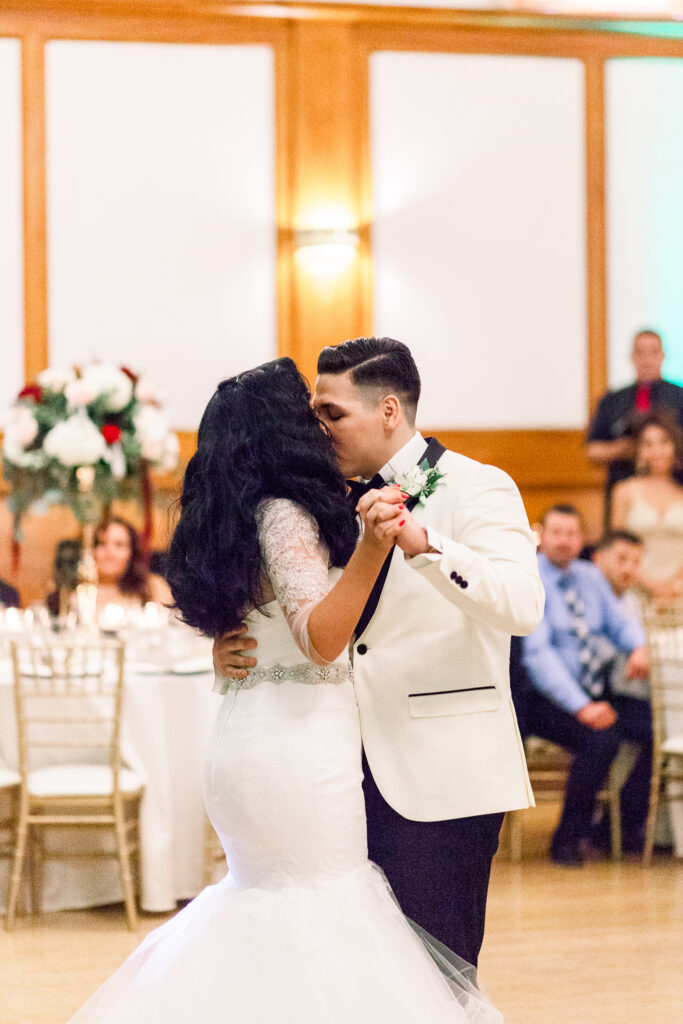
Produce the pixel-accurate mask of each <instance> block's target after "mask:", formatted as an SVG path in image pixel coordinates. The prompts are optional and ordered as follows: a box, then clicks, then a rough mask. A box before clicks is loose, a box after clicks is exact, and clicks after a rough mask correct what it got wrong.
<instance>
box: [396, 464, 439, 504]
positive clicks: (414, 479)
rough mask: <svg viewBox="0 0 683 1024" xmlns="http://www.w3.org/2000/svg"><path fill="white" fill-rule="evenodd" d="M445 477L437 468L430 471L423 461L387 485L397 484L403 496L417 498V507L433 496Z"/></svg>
mask: <svg viewBox="0 0 683 1024" xmlns="http://www.w3.org/2000/svg"><path fill="white" fill-rule="evenodd" d="M445 476H446V474H445V473H442V472H441V470H440V469H439V467H438V466H434V467H432V468H431V469H430V467H429V463H428V462H427V460H426V459H423V460H422V462H421V463H420V464H419V466H413V468H412V469H410V470H409V471H408V472H407V473H401V474H400V475H399V476H396V477H394V478H393V480H389V481H388V483H392V484H398V486H399V487H400V488H401V490H402V491H403V492H404V493H405V494H409V495H410V497H411V498H417V503H418V505H424V504H425V502H426V501H427V498H428V497H429V495H430V494H433V493H434V491H435V490H436V488H437V487H438V486H439V484H440V483H441V481H442V480H443V479H444V477H445Z"/></svg>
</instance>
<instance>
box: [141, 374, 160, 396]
mask: <svg viewBox="0 0 683 1024" xmlns="http://www.w3.org/2000/svg"><path fill="white" fill-rule="evenodd" d="M135 397H136V398H137V400H138V401H139V402H158V401H159V400H160V395H159V391H158V389H157V386H156V384H153V383H152V382H151V380H149V378H148V377H141V378H140V380H139V381H138V382H137V384H136V385H135Z"/></svg>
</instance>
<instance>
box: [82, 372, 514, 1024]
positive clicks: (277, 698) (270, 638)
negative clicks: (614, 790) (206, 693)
mask: <svg viewBox="0 0 683 1024" xmlns="http://www.w3.org/2000/svg"><path fill="white" fill-rule="evenodd" d="M384 507H385V509H386V506H384ZM383 515H384V516H385V518H384V519H382V518H381V516H379V515H377V514H376V515H375V516H374V517H373V516H372V514H371V515H370V517H368V518H366V520H365V521H364V523H363V527H364V529H363V536H362V539H361V540H360V542H359V543H358V544H357V543H356V542H357V525H356V520H355V516H354V513H353V510H352V509H351V507H350V505H349V503H348V501H347V498H346V485H345V482H344V479H343V478H342V476H341V475H340V473H339V471H338V470H337V468H336V465H335V461H334V457H333V452H332V448H331V446H330V443H329V440H328V437H327V436H326V433H325V430H324V428H323V427H322V425H321V424H320V422H319V420H318V419H317V418H316V416H315V414H314V413H313V411H312V409H311V407H310V395H309V392H308V389H307V387H306V383H305V381H304V380H303V378H302V377H301V376H300V375H299V373H298V371H297V369H296V367H295V365H294V363H293V362H292V361H291V360H290V359H286V358H283V359H277V360H275V361H274V362H271V363H266V364H264V365H263V366H260V367H257V368H256V369H254V370H250V371H248V372H246V373H243V374H240V375H239V376H238V377H234V378H232V379H230V380H226V381H223V382H222V384H220V385H219V387H218V389H217V391H216V393H215V394H214V396H213V397H212V399H211V401H210V402H209V404H208V406H207V409H206V411H205V413H204V416H203V419H202V422H201V425H200V428H199V437H198V447H197V452H196V454H195V455H194V457H193V458H192V460H191V461H190V464H189V465H188V468H187V472H186V474H185V481H184V487H183V494H182V498H181V516H180V520H179V523H178V526H177V529H176V531H175V534H174V537H173V542H172V545H171V551H170V567H169V574H168V575H169V582H170V584H171V589H172V592H173V596H174V599H175V601H176V604H177V606H178V608H179V609H180V611H181V612H182V615H183V617H184V619H185V621H186V622H188V623H189V624H190V625H191V626H194V627H196V628H197V629H200V630H202V631H203V632H204V633H206V634H208V635H210V636H216V635H218V634H220V633H223V632H225V631H227V630H230V629H233V628H235V627H236V626H238V625H239V623H241V622H242V621H243V620H244V619H245V616H246V624H247V626H248V629H249V633H250V635H251V636H253V637H255V638H256V639H257V640H258V646H259V662H258V667H257V668H256V669H254V670H253V671H252V672H251V673H250V674H248V675H247V677H246V678H245V679H240V680H228V679H223V678H221V677H217V682H216V686H217V688H218V689H220V692H221V693H223V694H224V698H223V702H222V704H221V707H220V710H219V712H218V717H217V720H216V723H215V726H214V729H213V733H212V738H211V740H210V742H209V749H208V753H207V759H206V768H205V775H204V793H205V801H206V807H207V811H208V813H209V816H210V818H211V821H212V823H213V825H214V827H215V829H216V831H217V832H218V834H219V836H220V838H221V842H222V843H223V846H224V848H225V852H226V856H227V860H228V864H229V872H228V874H227V875H226V877H225V878H224V879H223V880H222V881H221V882H219V883H218V884H217V885H213V886H209V887H208V888H206V889H205V890H204V891H203V892H202V893H200V895H199V896H198V897H197V898H196V899H195V900H194V901H193V902H192V903H190V904H189V905H188V906H187V907H185V909H184V910H182V911H181V912H180V913H179V914H177V915H176V916H175V917H174V918H172V919H171V920H170V921H168V922H166V924H164V925H162V926H161V927H160V928H158V929H156V930H155V931H153V932H151V933H150V934H149V935H148V936H147V938H146V939H145V940H144V941H143V942H142V943H141V945H140V946H139V947H138V949H137V950H136V951H135V952H134V953H133V954H132V955H131V956H130V957H129V958H128V960H126V962H125V963H124V964H123V965H122V967H120V968H119V969H118V971H117V972H116V973H115V974H114V975H113V976H112V977H111V978H110V979H109V980H108V981H107V982H106V983H105V984H104V985H103V986H102V988H101V989H100V990H99V991H98V992H97V993H95V995H94V996H93V997H92V998H91V999H90V1000H89V1001H88V1002H87V1003H86V1004H85V1006H84V1007H83V1008H82V1009H81V1010H80V1011H79V1012H78V1013H77V1014H76V1016H75V1017H74V1018H73V1021H72V1024H187V1021H193V1022H195V1024H222V1022H228V1021H229V1022H230V1024H414V1022H415V1021H426V1022H429V1024H454V1022H462V1024H474V1022H476V1024H501V1021H502V1018H501V1016H500V1014H499V1013H498V1011H497V1010H495V1009H494V1007H493V1006H492V1005H491V1004H490V1003H489V1002H488V1001H487V1000H486V999H485V997H484V996H483V995H482V994H481V992H480V990H479V989H478V988H477V986H476V976H475V972H474V969H473V968H472V967H470V966H469V965H468V964H466V963H465V962H464V961H462V960H460V959H459V958H458V957H456V956H455V955H454V954H452V953H451V952H450V951H449V950H447V949H446V948H445V947H443V946H442V945H440V944H439V943H438V942H436V940H433V939H430V937H429V936H428V935H426V934H425V933H424V932H422V931H421V930H420V929H418V928H417V926H412V925H411V924H410V922H409V921H408V920H407V919H406V918H405V917H404V916H403V914H402V913H401V911H400V910H399V908H398V905H397V903H396V901H395V899H394V898H393V895H392V893H391V890H390V889H389V886H388V884H387V882H386V880H385V879H384V876H383V875H382V874H381V872H380V871H379V869H378V868H376V867H375V866H374V865H373V864H372V863H371V862H370V861H368V858H367V845H366V834H365V832H366V824H365V808H364V801H363V792H362V788H361V782H362V773H361V738H360V727H359V719H358V710H357V707H356V702H355V699H354V692H353V684H352V678H351V670H350V666H349V660H348V650H347V649H348V643H349V639H350V637H351V635H352V632H353V629H354V626H355V624H356V622H357V621H358V619H359V617H360V613H361V611H362V609H363V606H364V605H365V602H366V600H367V598H368V596H369V594H370V591H371V589H372V586H373V583H374V581H375V578H376V576H377V574H378V572H379V569H380V567H381V565H382V563H383V561H384V559H385V557H386V555H387V553H388V551H389V549H390V548H391V546H392V545H393V543H394V541H395V538H396V536H397V534H398V533H399V532H400V530H401V528H402V526H403V520H402V519H401V512H400V510H399V511H394V508H392V509H390V510H388V511H385V512H384V513H383ZM342 567H345V568H342Z"/></svg>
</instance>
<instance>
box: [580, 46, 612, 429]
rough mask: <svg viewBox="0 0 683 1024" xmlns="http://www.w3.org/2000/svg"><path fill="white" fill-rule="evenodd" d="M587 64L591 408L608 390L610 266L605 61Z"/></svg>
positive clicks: (591, 61) (598, 60) (589, 374)
mask: <svg viewBox="0 0 683 1024" xmlns="http://www.w3.org/2000/svg"><path fill="white" fill-rule="evenodd" d="M585 67H586V242H587V252H586V270H587V279H586V284H587V295H586V299H587V303H588V309H587V313H588V381H587V387H588V407H589V410H590V411H591V413H592V412H593V410H594V409H595V406H596V405H597V402H598V400H599V398H600V396H601V395H603V394H604V393H605V391H606V390H607V268H606V259H605V253H606V249H607V247H606V244H605V234H606V225H605V62H604V60H602V58H600V57H589V58H588V59H587V60H586V62H585Z"/></svg>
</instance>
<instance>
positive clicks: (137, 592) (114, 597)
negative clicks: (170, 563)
mask: <svg viewBox="0 0 683 1024" xmlns="http://www.w3.org/2000/svg"><path fill="white" fill-rule="evenodd" d="M80 553H81V544H80V541H78V540H62V541H60V542H59V544H58V545H57V548H56V550H55V564H54V584H55V590H54V591H53V592H52V593H51V594H49V596H48V598H47V601H46V604H47V607H48V609H49V610H50V612H51V613H52V614H53V615H57V614H58V613H59V612H60V611H63V610H64V604H65V599H66V601H68V602H70V603H73V592H74V590H75V588H76V585H77V583H78V578H77V572H78V561H79V558H80ZM94 558H95V563H96V565H97V576H98V586H97V608H98V611H101V610H102V609H103V608H104V607H105V605H107V604H118V605H121V606H123V607H124V608H127V609H128V610H130V609H133V608H140V607H142V605H143V604H146V603H147V602H148V601H154V602H156V603H157V604H171V603H172V601H173V598H172V596H171V591H170V590H169V588H168V584H167V583H166V581H165V580H164V579H163V577H162V576H158V575H156V573H151V572H150V571H149V569H148V567H147V562H146V560H145V557H144V554H143V551H142V546H141V544H140V538H139V536H138V533H137V530H136V529H135V527H134V526H133V525H132V524H131V523H129V522H128V520H127V519H122V518H121V517H120V516H113V517H111V518H110V519H107V521H106V522H104V523H101V524H100V526H99V527H98V528H97V531H96V533H95V551H94Z"/></svg>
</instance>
